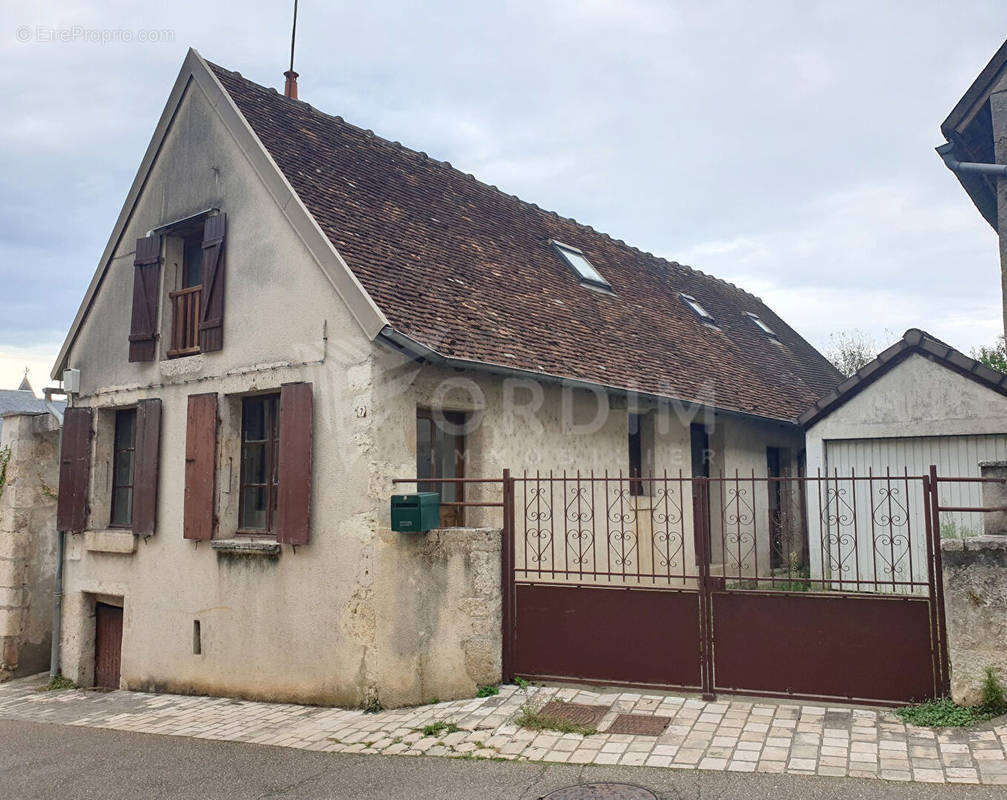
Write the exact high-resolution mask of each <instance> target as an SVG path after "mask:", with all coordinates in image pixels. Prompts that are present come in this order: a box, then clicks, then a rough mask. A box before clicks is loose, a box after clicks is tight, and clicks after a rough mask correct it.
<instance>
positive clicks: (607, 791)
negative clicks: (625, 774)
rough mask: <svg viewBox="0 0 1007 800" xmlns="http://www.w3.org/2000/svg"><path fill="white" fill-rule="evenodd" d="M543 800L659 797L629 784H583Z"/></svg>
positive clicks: (569, 787) (626, 799)
mask: <svg viewBox="0 0 1007 800" xmlns="http://www.w3.org/2000/svg"><path fill="white" fill-rule="evenodd" d="M541 800H657V795H656V794H654V793H653V792H652V791H650V790H648V789H644V788H643V787H642V786H633V785H632V784H629V783H582V784H581V785H579V786H567V787H565V788H563V789H557V790H556V791H555V792H549V794H547V795H544V796H543V797H542V798H541Z"/></svg>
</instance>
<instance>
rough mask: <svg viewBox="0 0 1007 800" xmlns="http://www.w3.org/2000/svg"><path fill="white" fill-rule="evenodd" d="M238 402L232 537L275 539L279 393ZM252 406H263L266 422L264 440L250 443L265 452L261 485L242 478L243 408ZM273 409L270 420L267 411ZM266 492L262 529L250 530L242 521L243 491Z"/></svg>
mask: <svg viewBox="0 0 1007 800" xmlns="http://www.w3.org/2000/svg"><path fill="white" fill-rule="evenodd" d="M240 400H241V419H240V421H239V426H238V461H239V470H238V527H237V530H236V531H235V533H236V534H237V535H241V536H273V537H275V536H276V516H277V515H276V510H277V509H276V498H277V496H278V493H279V486H280V473H279V452H280V393H279V392H265V393H262V394H252V395H245V396H243V397H241V398H240ZM252 402H265V403H266V411H267V413H266V419H265V421H264V426H265V429H266V430H265V433H266V438H265V439H262V440H255V441H254V442H252V443H253V444H256V445H263V446H264V448H265V460H266V466H265V474H266V482H265V483H248V482H246V474H245V445H246V440H245V419H246V406H247V405H248V404H249V403H252ZM271 408H272V409H273V411H272V414H271V416H270V413H269V410H270V409H271ZM249 488H252V489H265V490H266V509H265V511H266V526H265V527H264V528H250V527H248V525H247V523H246V521H245V490H246V489H249Z"/></svg>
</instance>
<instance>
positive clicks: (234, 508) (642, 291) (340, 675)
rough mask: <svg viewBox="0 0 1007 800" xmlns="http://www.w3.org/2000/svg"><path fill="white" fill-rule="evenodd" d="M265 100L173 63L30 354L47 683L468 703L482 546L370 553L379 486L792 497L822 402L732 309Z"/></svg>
mask: <svg viewBox="0 0 1007 800" xmlns="http://www.w3.org/2000/svg"><path fill="white" fill-rule="evenodd" d="M287 95H292V96H285V95H281V94H278V93H277V92H275V91H274V90H271V89H267V88H264V87H262V86H259V85H257V84H255V83H253V82H251V81H249V80H247V79H246V78H243V77H242V76H240V75H239V74H237V73H234V72H230V71H228V70H226V69H223V68H221V67H218V66H215V65H213V64H210V63H209V62H207V61H205V60H203V59H202V58H201V57H200V56H199V54H197V53H196V52H195V51H190V52H189V53H188V55H187V57H186V59H185V62H184V64H183V65H182V69H181V72H180V74H179V77H178V79H177V81H176V83H175V85H174V87H173V88H172V91H171V95H170V97H169V99H168V102H167V104H166V106H165V109H164V112H163V114H162V116H161V119H160V121H159V123H158V125H157V128H156V130H155V132H154V135H153V138H152V140H151V143H150V146H149V147H148V150H147V152H146V154H145V156H144V159H143V162H142V163H141V165H140V168H139V171H138V173H137V176H136V178H135V180H134V183H133V186H132V188H131V190H130V192H129V195H128V197H127V198H126V201H125V204H124V205H123V208H122V211H121V213H120V216H119V219H118V220H117V222H116V224H115V227H114V230H113V233H112V236H111V238H110V239H109V241H108V245H107V247H106V249H105V252H104V253H103V254H102V256H101V259H100V261H99V263H98V268H97V270H96V272H95V275H94V278H93V280H92V282H91V284H90V286H89V288H88V290H87V293H86V295H85V297H84V300H83V302H82V304H81V307H80V310H79V312H78V314H77V316H76V318H75V320H74V322H73V325H72V327H71V329H70V332H69V334H68V336H67V338H66V341H65V343H64V345H63V348H62V350H61V352H60V354H59V358H58V361H57V363H56V365H55V368H54V371H53V377H54V378H58V377H59V376H60V375H61V374H62V373H63V371H64V370H66V369H74V370H79V392H77V393H76V394H75V395H74V396H73V398H72V403H71V405H72V407H71V408H70V409H68V411H67V418H66V431H65V434H64V442H63V459H62V474H61V482H60V508H59V517H60V520H59V527H60V529H61V530H62V531H65V532H67V539H68V541H67V546H66V564H65V580H64V591H65V600H64V617H63V624H62V643H63V646H62V653H61V664H60V666H61V669H62V671H63V673H64V674H65V675H67V676H69V677H71V678H72V679H74V680H75V681H77V682H78V683H81V684H84V685H88V684H92V683H98V684H103V685H112V686H120V685H121V686H126V687H129V688H135V689H153V690H156V689H163V690H171V691H180V692H203V693H209V694H224V695H238V696H244V697H254V698H262V699H272V700H284V701H298V702H309V703H311V702H313V703H333V704H342V705H354V704H368V703H373V702H374V701H375V700H377V701H378V702H380V703H381V704H383V705H384V706H395V705H402V704H409V703H418V702H423V701H426V700H428V699H429V698H430V697H433V696H437V697H440V698H449V697H457V696H464V695H467V694H471V693H472V692H473V691H474V690H475V688H476V686H477V685H478V684H484V683H493V682H496V681H499V680H500V679H501V633H500V625H501V622H500V616H501V610H500V603H501V599H500V592H501V586H500V580H501V578H500V574H501V573H500V558H501V553H500V547H501V544H500V536H499V531H498V530H497V528H498V527H499V525H500V520H499V516H498V515H497V513H496V511H495V510H493V509H487V508H466V507H459V506H454V507H445V508H443V509H442V525H443V526H444V527H443V528H442V529H439V530H435V531H431V532H430V533H428V534H425V535H422V536H416V535H409V534H399V533H393V532H392V531H391V530H390V519H389V498H390V496H391V495H392V494H393V493H394V492H396V484H394V483H393V479H395V478H425V479H428V480H430V479H440V480H444V479H454V478H462V477H466V476H467V477H469V478H499V476H500V475H501V474H502V472H503V470H504V469H511V470H513V471H515V472H517V473H524V472H526V471H527V472H530V473H535V472H536V471H537V472H539V473H548V472H549V471H553V472H554V473H562V472H563V471H564V470H566V471H568V472H569V473H571V474H573V473H575V472H576V471H578V470H579V471H582V472H583V473H585V474H587V473H589V472H590V471H592V470H593V471H595V472H596V473H598V474H601V473H604V472H605V471H608V474H611V475H619V476H624V477H625V478H626V479H627V480H630V481H632V480H634V479H635V480H637V482H638V484H641V485H642V482H643V480H644V478H645V476H647V475H651V474H655V473H657V474H661V473H663V472H664V471H667V472H668V473H670V474H684V475H686V476H690V475H693V474H696V475H701V474H706V473H708V472H709V473H711V474H718V473H728V474H730V473H732V472H734V471H736V470H737V471H739V472H740V473H741V474H749V473H752V472H757V473H759V474H760V475H763V474H765V473H766V472H767V471H768V472H770V473H773V472H775V473H776V474H780V475H797V474H799V473H800V471H802V470H803V469H804V460H803V450H804V435H803V432H802V430H801V428H800V426H799V425H798V424H797V417H798V416H799V414H800V413H802V412H803V411H804V410H805V409H806V408H807V407H808V406H809V405H810V404H811V403H812V402H813V401H814V400H815V399H817V398H818V397H819V396H821V395H823V394H825V393H826V392H828V391H829V390H831V389H832V388H833V386H834V385H835V384H836V383H837V382H838V381H839V380H840V376H839V375H838V373H837V372H836V371H835V370H834V369H833V368H832V366H831V365H829V364H828V362H827V361H826V360H825V359H824V358H823V357H822V356H821V355H820V354H819V353H818V352H816V351H815V350H814V348H813V347H811V346H810V345H809V344H808V343H807V342H806V341H805V340H804V339H802V338H801V337H800V336H799V335H798V334H797V333H796V332H795V331H794V330H793V329H791V328H790V327H789V326H788V325H787V324H786V322H784V320H782V319H780V318H779V317H778V316H777V315H776V314H775V313H773V311H772V310H771V309H769V308H768V307H767V306H766V305H765V304H764V303H762V302H761V301H760V300H759V299H758V298H757V297H754V296H753V295H751V294H749V293H747V292H745V291H743V290H742V289H739V288H737V287H735V286H733V285H731V284H728V283H726V282H724V281H721V280H718V279H716V278H714V277H711V276H708V275H705V274H703V273H702V272H699V271H696V270H694V269H691V268H689V267H686V266H683V265H681V264H678V263H675V262H669V261H666V260H664V259H661V258H657V257H655V256H653V255H650V254H648V253H645V252H642V251H640V250H637V249H635V248H632V247H630V246H628V245H626V244H625V243H623V242H621V241H618V240H615V239H613V238H611V237H609V236H606V235H604V234H601V233H599V232H597V231H594V230H593V229H591V228H589V227H587V226H584V225H580V224H578V223H576V222H575V221H573V220H570V219H566V218H563V217H560V216H558V215H556V214H554V213H552V212H547V211H544V210H542V209H540V208H538V207H537V206H534V205H532V204H530V203H526V202H523V201H521V200H519V199H517V198H516V197H512V196H510V195H507V194H505V193H503V192H501V191H499V190H497V189H496V188H494V187H491V186H487V185H485V184H482V183H480V182H479V181H478V180H476V179H475V178H473V177H472V176H470V175H467V174H464V173H462V172H460V171H458V170H456V169H454V168H452V167H451V166H450V165H449V164H446V163H443V162H440V161H437V160H435V159H433V158H430V157H428V156H426V155H424V154H423V153H418V152H415V151H412V150H409V149H407V148H405V147H403V146H401V145H399V144H397V143H394V142H389V141H386V140H384V139H382V138H380V137H379V136H377V135H375V134H374V133H372V132H371V131H366V130H361V129H359V128H356V127H354V126H352V125H350V124H349V123H347V122H344V121H343V120H342V119H340V118H339V117H334V116H330V115H328V114H325V113H322V112H320V111H318V110H316V109H314V108H313V107H311V106H310V105H308V104H307V103H304V102H301V101H299V100H297V99H296V83H295V84H294V85H293V86H292V87H288V91H287ZM438 486H439V487H440V491H441V492H442V495H443V499H444V500H445V501H455V502H461V501H469V502H478V501H480V500H484V501H487V502H490V501H492V500H493V499H494V497H495V496H494V491H495V487H494V485H492V484H489V485H487V486H482V487H480V486H477V485H465V484H461V483H457V484H439V485H438ZM463 486H464V487H465V488H463ZM634 487H637V485H636V484H634ZM637 489H638V487H637V488H635V489H634V490H633V491H631V492H630V494H631V495H632V496H633V498H634V501H633V502H635V503H638V504H640V503H646V502H647V497H646V491H644V490H637ZM399 491H401V490H399ZM755 502H756V503H757V506H758V508H759V510H760V512H765V513H768V511H769V507H770V505H771V504H772V503H773V502H774V500H773V498H771V497H760V498H756V499H755ZM768 550H769V548H768V547H767V548H764V552H766V553H768ZM764 557H766V558H768V555H766V556H764Z"/></svg>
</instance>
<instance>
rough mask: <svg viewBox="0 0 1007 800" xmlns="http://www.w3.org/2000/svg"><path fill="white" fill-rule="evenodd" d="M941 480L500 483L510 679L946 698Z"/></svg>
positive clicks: (561, 479)
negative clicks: (941, 576)
mask: <svg viewBox="0 0 1007 800" xmlns="http://www.w3.org/2000/svg"><path fill="white" fill-rule="evenodd" d="M941 480H943V481H951V480H955V479H946V478H942V479H941ZM935 486H936V475H935V474H931V475H918V476H910V475H908V474H907V473H906V472H905V471H903V473H902V474H901V475H892V474H890V473H889V472H887V471H886V473H885V475H884V476H877V475H874V474H868V475H866V476H858V475H855V474H850V475H848V476H839V475H838V474H834V475H831V476H822V475H819V476H816V477H801V478H797V477H756V476H755V475H754V474H753V475H750V476H747V477H742V476H740V475H739V474H735V475H734V476H731V477H724V476H721V477H711V478H691V477H685V476H683V475H681V474H679V475H678V476H669V475H667V474H663V475H661V476H649V477H633V478H629V477H625V476H622V475H618V476H610V475H607V474H606V475H595V474H588V475H580V474H573V475H570V474H563V475H554V474H551V473H550V474H547V475H542V474H536V475H534V476H529V475H524V476H522V477H511V476H510V474H509V473H505V476H504V479H503V487H504V493H503V494H504V497H503V511H504V555H503V588H504V620H503V634H504V673H505V677H507V678H510V677H513V676H515V675H519V676H521V677H524V678H531V679H538V680H549V681H574V682H581V683H603V684H611V685H625V686H640V687H654V688H661V689H686V690H696V691H700V692H702V694H703V695H704V696H706V697H708V698H712V697H713V696H714V695H715V694H716V693H718V692H724V693H746V694H760V695H770V696H787V697H800V698H813V699H821V700H846V701H861V702H885V703H905V702H910V701H916V700H922V699H926V698H933V697H938V696H942V695H944V694H946V692H947V687H948V669H947V655H946V654H947V648H946V638H945V633H944V614H943V593H942V585H941V581H940V550H939V530H940V528H939V525H938V524H937V519H938V514H939V509H940V506H939V504H938V501H937V495H936V492H935V491H934V487H935ZM949 510H950V509H949Z"/></svg>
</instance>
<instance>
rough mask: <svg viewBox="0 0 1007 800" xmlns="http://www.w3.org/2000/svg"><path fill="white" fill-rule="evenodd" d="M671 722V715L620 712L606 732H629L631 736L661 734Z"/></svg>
mask: <svg viewBox="0 0 1007 800" xmlns="http://www.w3.org/2000/svg"><path fill="white" fill-rule="evenodd" d="M670 723H671V717H655V716H651V715H649V714H620V715H619V716H617V717H616V718H615V722H613V723H612V724H611V725H610V726H609V728H608V730H607V731H605V733H628V734H629V735H630V736H660V735H661V734H662V733H664V729H665V728H667V727H668V725H669V724H670Z"/></svg>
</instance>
